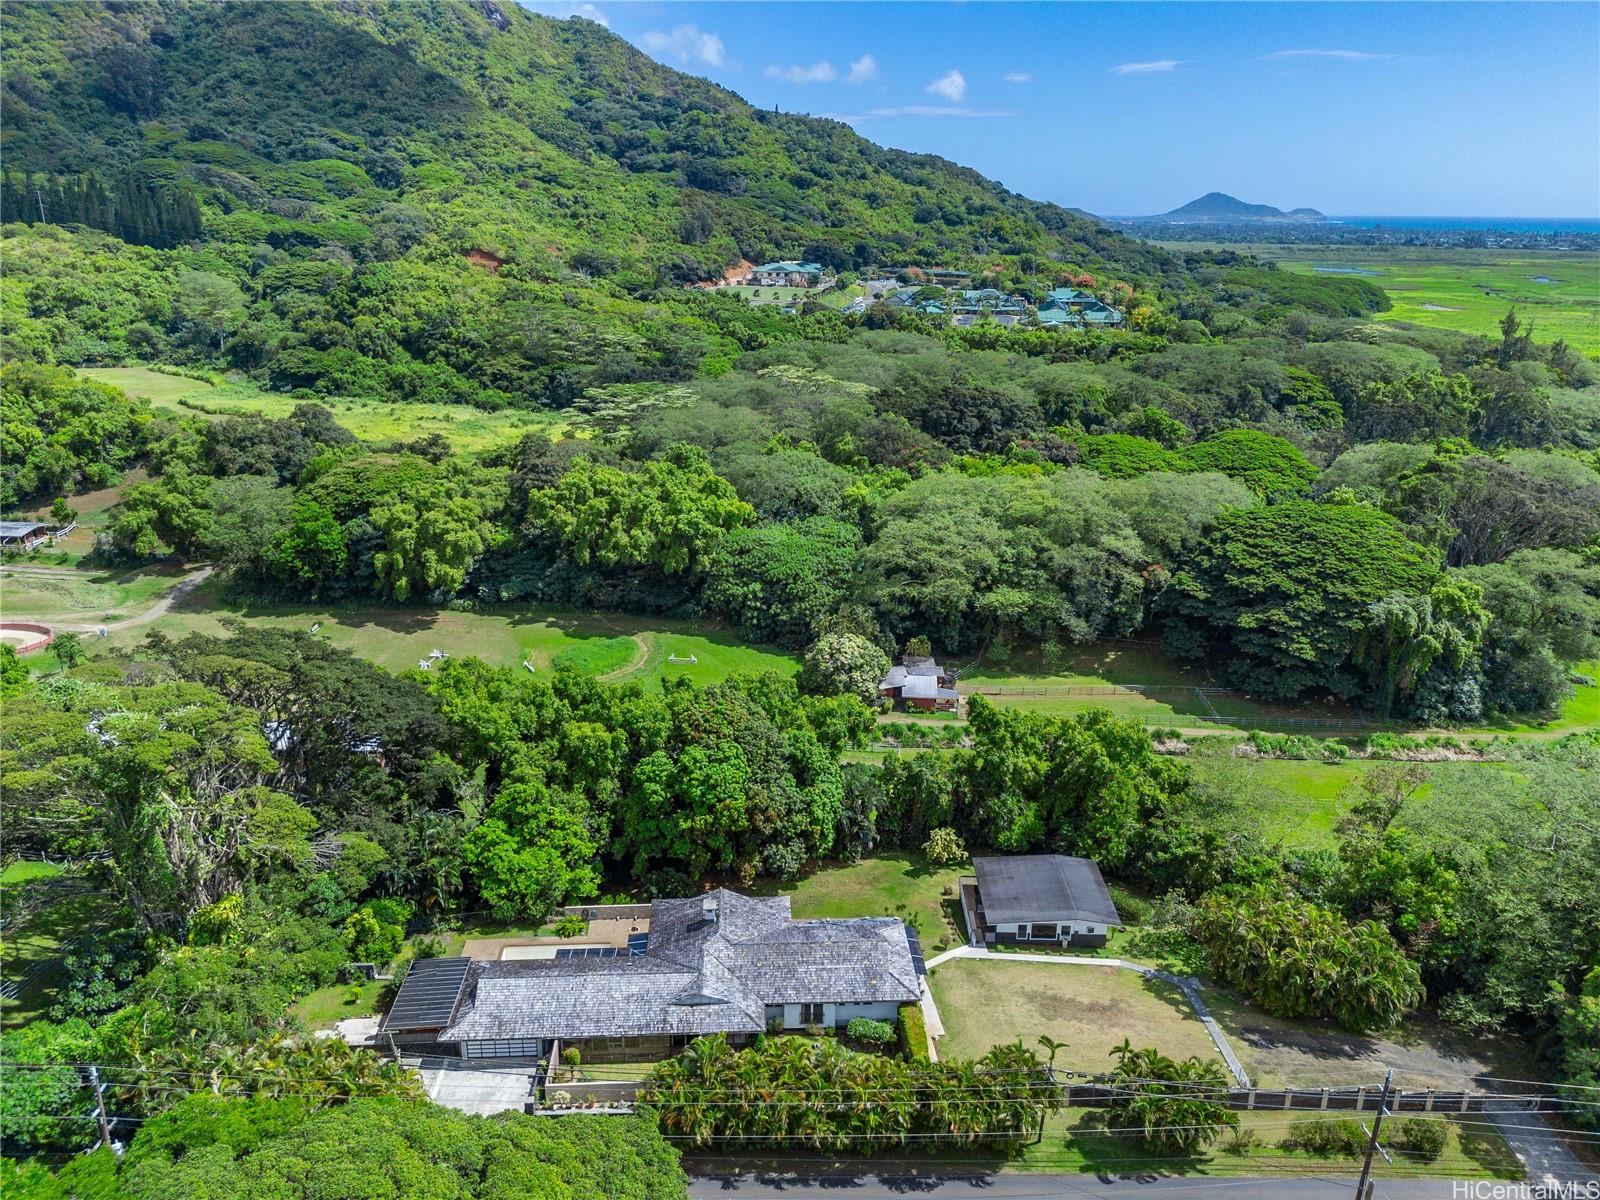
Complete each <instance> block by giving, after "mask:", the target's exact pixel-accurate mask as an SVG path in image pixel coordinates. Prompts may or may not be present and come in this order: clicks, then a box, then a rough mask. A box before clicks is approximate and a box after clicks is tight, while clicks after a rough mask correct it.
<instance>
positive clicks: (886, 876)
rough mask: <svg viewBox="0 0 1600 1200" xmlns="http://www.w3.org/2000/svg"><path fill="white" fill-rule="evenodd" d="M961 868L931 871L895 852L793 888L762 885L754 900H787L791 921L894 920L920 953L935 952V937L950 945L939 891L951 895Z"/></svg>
mask: <svg viewBox="0 0 1600 1200" xmlns="http://www.w3.org/2000/svg"><path fill="white" fill-rule="evenodd" d="M971 873H972V868H971V867H970V866H968V865H966V864H962V865H960V866H954V867H936V866H933V865H932V864H930V863H929V862H928V861H927V859H925V858H923V857H922V855H920V854H914V853H912V852H910V851H904V850H895V851H891V852H889V853H888V854H884V855H881V856H879V857H878V858H867V859H862V860H861V861H860V862H855V863H835V864H826V865H824V866H821V867H819V868H818V869H817V870H815V871H813V872H812V873H811V874H810V875H808V876H806V878H804V879H802V880H800V881H799V882H797V883H785V884H777V883H773V882H769V881H763V882H761V883H759V884H758V885H757V887H756V894H757V895H764V896H776V895H788V896H791V897H793V898H792V899H791V900H790V903H789V907H790V910H791V911H792V912H793V913H794V915H795V916H796V917H881V916H890V917H899V918H901V919H902V920H906V921H910V922H911V923H912V924H913V925H915V926H916V928H917V932H918V935H919V936H920V937H921V938H922V941H923V949H924V950H926V951H927V952H928V953H929V954H934V953H937V952H938V944H939V940H940V939H941V938H943V939H947V940H953V938H954V936H955V935H954V934H953V933H952V930H953V928H954V927H953V926H952V925H950V924H948V923H947V916H946V912H945V903H944V902H945V900H946V897H945V895H944V889H945V888H946V887H949V888H951V889H952V890H953V889H954V887H955V883H956V880H957V879H959V878H960V877H961V876H962V875H970V874H971Z"/></svg>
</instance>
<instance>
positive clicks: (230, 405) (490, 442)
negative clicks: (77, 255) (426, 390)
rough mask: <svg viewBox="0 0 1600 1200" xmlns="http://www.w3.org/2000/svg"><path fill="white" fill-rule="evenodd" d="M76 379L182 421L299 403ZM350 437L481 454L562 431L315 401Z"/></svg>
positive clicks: (107, 374) (505, 414) (513, 418)
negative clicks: (439, 440) (438, 443)
mask: <svg viewBox="0 0 1600 1200" xmlns="http://www.w3.org/2000/svg"><path fill="white" fill-rule="evenodd" d="M78 373H79V374H80V375H86V376H88V377H89V378H91V379H98V380H99V381H100V382H102V383H109V384H112V385H113V386H115V387H119V388H121V389H122V390H123V391H125V392H127V393H128V394H129V395H130V396H143V397H145V398H146V399H147V400H149V401H150V403H151V405H152V406H154V407H156V408H163V409H168V410H170V411H172V412H178V413H182V414H184V415H186V416H191V417H193V416H231V415H233V414H236V413H247V412H258V413H261V414H262V415H263V416H268V417H286V416H288V415H289V414H290V413H291V412H292V411H294V407H295V405H297V404H303V403H305V401H303V400H299V399H296V398H295V397H293V396H289V395H286V394H284V393H282V392H264V391H261V390H260V389H258V388H256V387H254V386H253V385H251V384H247V383H230V384H226V385H224V386H222V387H213V386H212V385H211V384H209V383H205V382H204V381H202V380H198V379H189V378H187V377H185V376H177V375H167V374H163V373H162V372H160V371H154V370H151V369H150V368H148V367H82V368H79V371H78ZM316 403H318V404H322V405H324V406H325V407H327V408H328V409H329V410H330V411H331V412H332V413H333V416H334V420H336V421H337V422H338V423H339V424H340V425H343V426H344V427H345V428H346V429H348V430H349V431H350V432H351V433H353V434H355V435H356V436H357V437H358V438H362V439H364V440H367V441H374V442H391V441H397V440H399V441H415V440H416V439H418V438H423V437H427V436H429V435H430V434H435V433H437V434H440V435H442V436H443V437H444V438H445V439H446V440H447V441H449V443H450V444H451V445H452V446H454V447H455V448H456V449H457V450H460V451H474V450H487V449H489V448H491V447H494V446H502V445H505V444H507V443H509V442H514V441H516V440H517V439H518V438H519V437H521V436H522V435H523V434H524V433H527V432H528V431H530V430H534V429H540V430H544V431H545V432H547V433H549V434H550V435H551V436H559V435H560V434H562V433H564V432H567V431H568V428H569V427H568V424H567V422H566V420H565V418H563V417H561V416H559V415H557V414H554V413H548V412H543V411H535V412H530V411H525V410H512V409H506V410H503V411H501V412H494V413H490V412H483V411H482V410H480V409H476V408H471V407H469V406H467V405H464V404H461V405H457V404H411V403H389V402H384V401H378V400H365V399H349V398H344V397H338V396H330V397H327V398H326V399H319V400H318V401H316Z"/></svg>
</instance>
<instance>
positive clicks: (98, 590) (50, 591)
mask: <svg viewBox="0 0 1600 1200" xmlns="http://www.w3.org/2000/svg"><path fill="white" fill-rule="evenodd" d="M185 573H186V570H185V568H183V567H180V566H178V565H176V564H173V563H168V562H158V563H151V564H149V565H147V566H143V567H139V568H136V569H134V570H131V571H125V570H94V569H79V568H72V567H34V566H33V565H32V564H30V563H27V562H23V563H18V564H9V563H8V564H7V565H6V566H4V567H0V601H3V606H4V609H5V615H6V616H7V617H11V618H17V619H27V618H30V617H31V618H38V619H43V620H45V621H52V620H65V621H68V622H71V623H78V624H91V623H94V622H99V621H104V622H111V621H115V620H119V619H121V618H123V617H131V616H136V615H137V614H138V613H140V612H143V611H144V610H145V609H147V608H149V607H150V605H151V604H153V603H155V601H156V600H157V599H158V598H160V596H161V595H162V594H163V593H165V592H166V591H168V590H169V589H171V588H172V587H173V585H175V584H176V583H177V582H178V580H179V579H181V578H182V577H183V575H184V574H185Z"/></svg>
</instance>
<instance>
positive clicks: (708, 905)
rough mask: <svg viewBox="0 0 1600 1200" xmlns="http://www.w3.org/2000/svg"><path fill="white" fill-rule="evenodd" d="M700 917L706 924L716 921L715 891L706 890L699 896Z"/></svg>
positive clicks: (712, 923)
mask: <svg viewBox="0 0 1600 1200" xmlns="http://www.w3.org/2000/svg"><path fill="white" fill-rule="evenodd" d="M700 919H701V920H702V921H704V922H705V923H706V924H708V925H715V924H716V923H717V893H716V892H707V893H706V894H705V895H704V896H701V897H700Z"/></svg>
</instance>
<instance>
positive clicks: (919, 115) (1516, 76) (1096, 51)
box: [529, 0, 1600, 217]
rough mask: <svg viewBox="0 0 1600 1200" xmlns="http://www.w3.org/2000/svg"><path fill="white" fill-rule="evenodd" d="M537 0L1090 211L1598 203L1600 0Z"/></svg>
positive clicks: (799, 108)
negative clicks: (1199, 201)
mask: <svg viewBox="0 0 1600 1200" xmlns="http://www.w3.org/2000/svg"><path fill="white" fill-rule="evenodd" d="M529 7H530V8H533V9H535V10H536V11H543V12H548V13H551V14H552V15H557V16H565V15H568V14H570V13H575V12H576V13H583V14H584V15H589V16H591V17H594V18H596V19H600V20H602V21H603V22H604V23H605V24H607V25H608V26H609V27H610V28H611V29H612V30H613V31H614V32H616V33H618V34H620V35H621V36H623V37H625V38H627V39H628V40H629V41H631V42H633V43H634V44H635V45H637V46H639V47H640V48H641V49H643V50H645V51H646V52H647V53H649V54H650V55H651V56H652V57H654V58H657V59H659V60H660V61H661V62H664V63H666V64H668V65H669V66H673V67H677V68H679V69H681V70H685V71H689V72H691V73H693V74H697V75H703V76H705V77H706V78H708V79H712V80H714V81H716V82H717V83H720V84H722V85H723V86H725V87H728V88H731V89H732V90H734V91H736V92H738V93H739V94H740V95H742V96H744V97H745V98H746V99H748V100H749V101H750V102H751V103H752V104H756V105H758V106H761V107H771V106H772V105H774V104H776V105H778V106H779V107H781V108H782V109H784V110H785V111H790V112H805V113H811V114H813V115H817V116H832V117H836V118H838V119H840V120H844V121H848V122H849V123H850V124H851V125H852V126H854V127H855V128H856V129H857V130H858V131H859V132H860V133H862V134H864V135H865V136H867V137H869V138H871V139H873V140H874V141H876V142H880V143H882V144H884V145H888V146H898V147H902V148H904V149H908V150H917V151H926V152H931V153H935V154H942V155H944V156H945V157H947V158H950V159H953V160H955V161H957V162H960V163H963V164H965V165H967V166H971V167H975V168H977V169H978V170H980V171H982V172H983V173H984V174H985V175H989V176H991V177H993V178H996V179H999V180H1000V181H1002V182H1003V183H1004V184H1005V185H1006V186H1007V187H1010V188H1012V189H1014V190H1015V191H1019V192H1022V193H1024V194H1026V195H1029V196H1034V197H1037V198H1039V199H1045V200H1054V201H1057V202H1058V203H1062V204H1068V205H1073V206H1075V207H1080V208H1085V209H1088V210H1089V211H1091V212H1097V213H1103V214H1107V215H1129V214H1142V213H1152V212H1164V211H1166V210H1167V209H1170V208H1175V207H1176V206H1178V205H1179V204H1182V203H1184V202H1186V201H1188V200H1191V199H1193V198H1194V197H1196V196H1198V195H1200V194H1202V193H1204V192H1208V191H1213V190H1215V191H1223V192H1229V193H1231V194H1233V195H1235V196H1238V197H1239V198H1241V199H1243V200H1248V201H1251V202H1253V203H1265V204H1276V205H1278V206H1279V207H1281V208H1293V207H1297V206H1302V205H1303V206H1309V207H1312V208H1319V209H1321V210H1322V211H1324V212H1327V213H1331V214H1343V215H1357V214H1396V215H1417V216H1424V215H1441V216H1526V217H1538V216H1565V217H1570V216H1584V217H1600V4H1595V3H1592V2H1582V3H1542V4H1494V3H1469V4H1453V3H1427V4H1385V3H1363V4H1315V3H1278V4H1176V3H1141V4H1119V3H1076V4H1069V3H1056V4H1040V3H966V4H958V3H949V4H923V3H897V4H883V3H799V2H796V3H681V4H679V3H655V2H649V0H641V2H638V3H610V2H608V0H593V2H592V3H569V2H566V0H544V2H538V0H530V2H529Z"/></svg>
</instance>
